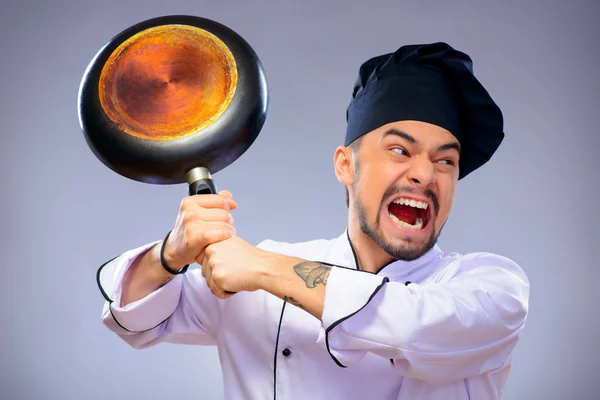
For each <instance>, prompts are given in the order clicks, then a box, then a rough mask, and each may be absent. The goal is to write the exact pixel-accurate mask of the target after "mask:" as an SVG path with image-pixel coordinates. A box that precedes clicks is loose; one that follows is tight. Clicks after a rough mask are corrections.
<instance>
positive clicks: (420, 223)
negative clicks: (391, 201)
mask: <svg viewBox="0 0 600 400" xmlns="http://www.w3.org/2000/svg"><path fill="white" fill-rule="evenodd" d="M390 217H391V218H392V221H394V222H395V223H396V225H400V226H403V227H405V228H408V229H413V230H415V231H418V230H421V229H423V218H421V217H417V221H416V222H415V224H414V225H411V224H409V223H408V222H404V221H401V220H399V219H398V217H396V216H395V215H394V214H392V213H390Z"/></svg>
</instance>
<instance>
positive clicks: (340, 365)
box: [99, 233, 529, 400]
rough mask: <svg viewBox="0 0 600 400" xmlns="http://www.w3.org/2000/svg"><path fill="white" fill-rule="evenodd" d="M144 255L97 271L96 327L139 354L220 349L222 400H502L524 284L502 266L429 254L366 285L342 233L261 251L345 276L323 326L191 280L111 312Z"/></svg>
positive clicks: (332, 289) (477, 257) (260, 297)
mask: <svg viewBox="0 0 600 400" xmlns="http://www.w3.org/2000/svg"><path fill="white" fill-rule="evenodd" d="M150 246H152V244H148V245H145V246H142V247H139V248H137V249H133V250H131V251H128V252H127V253H125V254H123V255H121V256H120V257H118V258H116V259H114V260H113V261H111V262H109V263H108V264H106V265H105V266H104V267H102V269H101V271H100V274H99V283H100V285H101V289H102V290H103V291H104V293H105V294H106V296H107V297H108V298H109V299H111V300H112V303H111V302H108V301H107V302H106V304H105V306H104V310H103V314H102V320H103V322H104V324H105V325H106V326H107V327H108V328H109V329H110V330H112V331H113V332H115V333H116V334H118V335H119V336H120V337H121V338H122V339H123V340H125V341H126V342H127V343H129V344H130V345H131V346H133V347H134V348H138V349H142V348H146V347H149V346H153V345H156V344H158V343H161V342H171V343H186V344H198V345H217V346H218V351H219V355H220V360H221V367H222V371H223V379H224V391H225V397H226V398H227V399H286V400H287V399H328V400H331V399H373V400H375V399H377V400H380V399H381V400H384V399H394V400H396V399H398V400H400V399H402V400H404V399H407V400H408V399H410V400H416V399H427V400H437V399H439V400H454V399H456V400H459V399H460V400H463V399H478V400H479V399H482V400H483V399H499V398H500V396H501V393H502V390H503V387H504V384H505V381H506V379H507V376H508V373H509V370H510V365H511V358H512V353H513V349H514V347H515V345H516V343H517V341H518V339H519V337H520V336H521V334H522V331H523V328H524V325H525V320H526V315H527V309H528V299H529V282H528V280H527V277H526V275H525V273H524V272H523V271H522V270H521V269H520V268H519V266H517V265H516V264H515V263H514V262H513V261H511V260H509V259H507V258H504V257H500V256H497V255H494V254H489V253H477V254H469V255H464V256H463V255H460V254H457V253H451V252H444V251H442V250H441V249H440V248H439V247H437V246H435V247H434V248H433V249H432V250H430V251H429V252H428V253H427V254H426V255H424V256H423V257H421V258H420V259H418V260H415V261H412V262H402V261H398V262H395V263H392V264H390V265H388V266H386V267H384V268H383V269H382V270H381V271H379V273H378V274H372V273H368V272H364V271H359V270H357V269H356V268H357V266H356V263H355V259H354V256H353V252H352V249H351V246H350V243H349V241H348V238H347V234H346V233H344V234H342V235H341V236H340V237H338V238H336V239H332V240H315V241H310V242H304V243H295V244H290V243H281V242H274V241H271V240H268V241H265V242H263V243H261V244H260V245H259V247H261V248H263V249H266V250H269V251H272V252H275V253H281V254H287V255H290V256H295V257H301V258H304V259H308V260H313V261H323V262H327V263H331V264H334V265H338V266H340V267H345V268H337V267H334V268H333V269H332V271H331V273H330V275H329V278H328V283H327V286H326V294H325V304H324V309H323V318H322V320H323V322H321V321H319V320H317V319H316V318H314V317H313V316H311V315H310V314H308V313H306V312H305V311H303V310H301V309H299V308H297V307H295V306H293V305H291V304H286V305H285V308H284V310H283V316H282V308H283V306H284V302H283V301H282V300H280V299H278V298H277V297H275V296H272V295H270V294H269V293H266V292H264V291H257V292H252V293H246V292H243V293H238V294H236V295H235V296H233V297H232V298H230V299H227V300H219V299H217V298H216V297H214V296H213V295H212V294H211V293H210V291H209V290H208V288H207V287H206V284H205V282H204V279H203V278H202V275H201V274H200V270H199V269H192V270H189V271H188V272H187V273H186V274H185V275H178V276H176V277H175V278H173V279H172V280H171V281H170V282H169V283H167V284H166V285H164V286H163V287H161V288H160V289H158V290H157V291H156V292H154V293H152V294H150V295H148V296H147V297H146V298H144V299H141V300H139V301H137V302H135V303H132V304H129V305H127V306H126V307H124V308H122V307H119V302H120V290H121V279H122V277H123V275H124V273H125V272H126V270H127V268H128V267H129V266H130V265H131V263H132V262H133V261H134V260H135V258H136V257H137V256H139V255H140V254H142V253H143V252H144V251H146V250H147V249H148V248H149V247H150ZM407 281H410V282H412V283H411V284H409V285H405V283H406V282H407ZM369 299H370V301H369ZM280 318H281V325H280ZM117 321H118V322H117ZM134 331H135V332H134ZM278 336H279V338H278ZM277 338H278V345H277V353H275V351H276V350H275V348H276V343H277ZM284 349H289V350H290V351H291V354H290V355H289V356H288V357H285V356H284V355H283V354H282V351H283V350H284ZM275 358H276V360H275ZM392 360H393V362H392ZM275 362H276V368H275V365H274V364H275ZM275 378H276V379H275ZM274 390H275V391H276V393H274Z"/></svg>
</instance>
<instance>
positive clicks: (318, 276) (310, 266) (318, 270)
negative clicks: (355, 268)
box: [294, 261, 331, 289]
mask: <svg viewBox="0 0 600 400" xmlns="http://www.w3.org/2000/svg"><path fill="white" fill-rule="evenodd" d="M294 271H296V275H298V276H299V277H300V278H302V280H304V282H306V287H307V288H309V289H312V288H314V287H316V286H317V285H318V284H320V283H322V284H323V285H327V278H328V277H329V271H331V267H328V266H326V265H323V264H321V263H318V262H313V261H307V262H303V263H300V264H298V265H295V266H294Z"/></svg>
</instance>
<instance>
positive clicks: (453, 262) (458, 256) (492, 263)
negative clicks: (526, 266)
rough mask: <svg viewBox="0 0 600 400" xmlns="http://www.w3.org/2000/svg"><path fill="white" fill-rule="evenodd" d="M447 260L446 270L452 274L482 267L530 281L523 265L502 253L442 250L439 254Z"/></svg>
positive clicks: (459, 273) (455, 274)
mask: <svg viewBox="0 0 600 400" xmlns="http://www.w3.org/2000/svg"><path fill="white" fill-rule="evenodd" d="M439 257H440V259H441V260H444V261H445V263H444V264H445V267H444V270H445V272H446V273H450V274H451V275H454V276H457V275H463V274H467V273H469V272H471V271H473V270H476V269H480V268H493V269H501V270H504V271H506V272H509V273H511V274H513V275H516V276H518V277H519V278H521V279H523V280H525V281H528V278H527V275H526V273H525V271H524V270H523V268H522V267H521V265H520V264H519V263H517V262H516V261H515V260H514V259H511V258H509V257H507V256H503V255H501V254H497V253H493V252H488V251H478V252H470V253H465V254H462V253H457V252H448V251H442V252H441V253H440V255H439Z"/></svg>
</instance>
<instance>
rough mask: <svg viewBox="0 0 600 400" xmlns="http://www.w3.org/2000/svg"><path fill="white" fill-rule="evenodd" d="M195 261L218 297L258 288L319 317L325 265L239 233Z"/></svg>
mask: <svg viewBox="0 0 600 400" xmlns="http://www.w3.org/2000/svg"><path fill="white" fill-rule="evenodd" d="M196 261H197V262H198V264H200V265H202V276H204V278H205V279H206V284H207V285H208V287H209V288H210V290H211V292H212V293H213V294H214V295H215V296H217V297H218V298H220V299H226V298H229V297H231V296H232V295H233V294H235V293H236V292H241V291H247V292H253V291H256V290H259V289H261V290H264V291H266V292H268V293H271V294H272V295H274V296H277V297H279V298H280V299H282V300H285V301H287V302H288V303H290V304H293V305H295V306H296V307H298V308H301V309H303V310H305V311H306V312H308V313H310V314H311V315H313V316H314V317H316V318H319V319H320V318H321V315H322V313H323V302H324V298H325V286H326V285H327V279H328V277H329V272H330V271H331V267H330V266H328V265H325V264H322V263H320V262H313V261H307V260H303V259H301V258H296V257H290V256H285V255H281V254H275V253H270V252H268V251H265V250H262V249H259V248H257V247H255V246H252V245H251V244H249V243H247V242H245V241H244V240H242V239H240V238H239V237H238V236H233V237H231V238H229V239H226V240H223V241H220V242H217V243H213V244H210V245H208V246H207V247H206V250H205V251H204V254H203V255H202V256H201V257H198V259H196Z"/></svg>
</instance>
